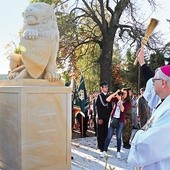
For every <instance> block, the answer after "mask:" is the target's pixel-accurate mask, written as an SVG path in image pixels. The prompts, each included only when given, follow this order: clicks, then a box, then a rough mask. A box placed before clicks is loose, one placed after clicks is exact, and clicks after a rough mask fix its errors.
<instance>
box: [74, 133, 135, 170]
mask: <svg viewBox="0 0 170 170" xmlns="http://www.w3.org/2000/svg"><path fill="white" fill-rule="evenodd" d="M134 131H135V130H133V133H134ZM71 144H72V156H73V158H74V159H73V160H72V168H71V170H113V169H114V170H132V169H133V168H132V167H131V166H130V165H129V164H128V163H127V162H126V160H127V157H128V153H129V150H128V149H124V148H123V147H122V150H121V155H122V158H121V159H117V158H116V147H115V136H113V138H112V141H111V143H110V145H109V151H108V154H109V156H108V159H107V157H105V158H100V151H99V150H98V149H97V138H96V137H95V136H93V137H86V138H77V139H72V142H71Z"/></svg>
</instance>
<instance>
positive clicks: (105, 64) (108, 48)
mask: <svg viewBox="0 0 170 170" xmlns="http://www.w3.org/2000/svg"><path fill="white" fill-rule="evenodd" d="M112 53H113V40H111V39H110V40H108V39H107V41H105V40H103V46H102V51H101V54H100V82H102V81H106V82H107V83H108V85H109V88H110V89H111V88H112V86H113V78H112Z"/></svg>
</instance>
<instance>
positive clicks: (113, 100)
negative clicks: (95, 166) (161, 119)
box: [76, 81, 151, 158]
mask: <svg viewBox="0 0 170 170" xmlns="http://www.w3.org/2000/svg"><path fill="white" fill-rule="evenodd" d="M144 89H145V88H141V89H140V92H141V94H140V95H139V96H138V95H137V93H134V92H133V90H132V89H131V88H122V89H118V90H117V91H116V92H109V88H108V84H107V82H105V81H104V82H102V83H101V84H100V92H94V93H93V94H91V95H90V97H89V100H90V102H89V109H88V111H87V113H86V114H87V116H85V117H86V118H87V117H88V120H87V119H86V121H84V122H83V123H84V129H85V131H84V135H83V136H82V137H87V134H86V132H87V129H88V128H89V129H90V130H94V132H95V136H97V142H98V143H97V144H98V149H99V150H100V151H101V155H100V157H105V155H106V154H107V150H108V147H109V144H110V141H111V139H112V136H113V135H116V139H117V143H116V146H117V158H121V145H122V143H123V147H124V148H126V149H130V147H131V145H130V139H131V135H132V129H140V128H141V127H142V126H143V125H144V124H145V123H146V121H147V120H148V119H149V117H150V114H151V113H150V109H149V106H148V104H147V101H146V100H145V98H144V97H143V92H144ZM81 120H82V119H81V114H78V115H77V118H76V123H79V121H80V122H81ZM79 125H81V123H79ZM76 128H78V127H76ZM80 129H81V127H80ZM80 131H81V130H80Z"/></svg>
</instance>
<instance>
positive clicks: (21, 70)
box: [8, 2, 60, 81]
mask: <svg viewBox="0 0 170 170" xmlns="http://www.w3.org/2000/svg"><path fill="white" fill-rule="evenodd" d="M23 18H24V24H23V28H22V35H21V37H20V45H21V46H22V47H24V49H25V50H24V51H22V52H21V55H16V54H12V55H11V56H10V70H11V71H10V73H9V75H8V78H9V79H24V78H33V79H48V80H49V81H56V80H58V79H60V74H58V73H57V67H56V59H57V53H58V48H59V31H58V25H57V22H56V17H55V14H54V11H53V8H52V6H51V5H48V4H46V3H43V2H37V3H32V4H30V5H29V6H28V7H26V9H25V11H24V12H23Z"/></svg>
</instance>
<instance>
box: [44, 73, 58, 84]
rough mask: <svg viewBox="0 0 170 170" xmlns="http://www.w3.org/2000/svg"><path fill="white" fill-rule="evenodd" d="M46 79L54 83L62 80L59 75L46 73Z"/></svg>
mask: <svg viewBox="0 0 170 170" xmlns="http://www.w3.org/2000/svg"><path fill="white" fill-rule="evenodd" d="M44 78H45V79H47V80H48V81H51V82H54V81H57V80H60V79H61V75H60V74H59V73H50V72H46V73H45V76H44Z"/></svg>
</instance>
